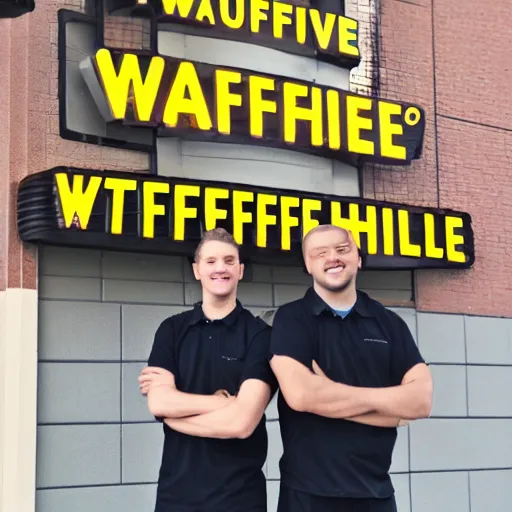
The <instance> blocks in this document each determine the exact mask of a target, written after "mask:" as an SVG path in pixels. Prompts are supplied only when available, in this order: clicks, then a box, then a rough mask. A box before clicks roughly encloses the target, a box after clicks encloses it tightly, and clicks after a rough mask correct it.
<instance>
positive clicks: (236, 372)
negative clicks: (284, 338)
mask: <svg viewBox="0 0 512 512" xmlns="http://www.w3.org/2000/svg"><path fill="white" fill-rule="evenodd" d="M269 344H270V327H269V326H268V325H267V324H266V323H265V322H263V320H261V319H259V318H256V317H254V316H253V315H252V313H251V312H249V311H248V310H246V309H244V308H243V307H242V306H241V304H240V303H239V302H238V301H237V305H236V308H235V309H234V310H233V311H232V312H231V313H230V314H229V315H228V316H227V317H225V318H224V319H222V320H214V321H211V320H208V319H207V318H206V317H205V315H204V313H203V310H202V307H201V304H196V305H195V307H194V309H192V310H190V311H186V312H184V313H181V314H178V315H175V316H172V317H170V318H167V319H166V320H164V321H163V322H162V324H161V325H160V327H159V328H158V330H157V332H156V335H155V341H154V344H153V348H152V351H151V355H150V357H149V361H148V364H149V365H150V366H158V367H161V368H165V369H167V370H169V371H170V372H172V373H173V374H174V377H175V382H176V387H177V388H178V389H179V390H180V391H183V392H185V393H195V394H203V395H211V394H213V393H215V391H217V390H219V389H226V390H227V391H229V393H230V394H232V395H234V394H236V393H237V392H238V390H239V388H240V386H241V384H242V383H243V382H244V381H245V380H247V379H260V380H262V381H264V382H266V383H268V384H269V385H270V386H271V388H272V393H275V391H276V388H277V384H276V380H275V377H274V375H273V373H272V370H271V369H270V366H269V363H268V353H269ZM163 428H164V434H165V440H164V449H163V457H162V464H161V468H160V474H159V480H158V489H157V500H156V512H170V511H172V512H225V511H226V510H229V511H230V512H249V511H255V512H256V511H257V512H262V511H263V512H264V511H266V506H267V504H266V482H265V476H264V474H263V472H262V466H263V465H264V463H265V459H266V456H267V444H268V442H267V431H266V427H265V416H264V417H263V418H262V419H261V421H260V423H259V424H258V426H257V427H256V430H255V431H254V433H253V434H252V435H251V436H250V437H249V438H248V439H213V438H203V437H195V436H189V435H186V434H182V433H180V432H176V431H174V430H172V429H171V428H169V427H168V426H167V425H166V424H165V423H164V427H163Z"/></svg>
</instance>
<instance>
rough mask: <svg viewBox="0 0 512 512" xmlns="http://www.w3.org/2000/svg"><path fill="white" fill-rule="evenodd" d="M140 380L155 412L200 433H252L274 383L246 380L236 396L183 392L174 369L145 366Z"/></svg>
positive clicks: (221, 436)
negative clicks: (172, 370)
mask: <svg viewBox="0 0 512 512" xmlns="http://www.w3.org/2000/svg"><path fill="white" fill-rule="evenodd" d="M139 383H140V385H141V391H142V393H143V394H147V398H148V407H149V410H150V412H151V413H152V414H153V415H154V416H156V417H160V418H163V419H164V422H165V423H166V425H168V426H169V427H170V428H172V429H173V430H176V431H178V432H182V433H184V434H188V435H192V436H199V437H212V438H217V439H232V438H238V439H245V438H247V437H250V436H251V434H252V433H253V432H254V429H255V428H256V427H257V425H258V423H259V422H260V420H261V418H262V416H263V414H264V412H265V408H266V407H267V405H268V402H269V400H270V386H269V385H268V384H266V383H265V382H263V381H261V380H258V379H247V380H245V381H244V382H243V384H242V385H241V387H240V390H239V392H238V394H237V396H236V397H233V396H229V395H228V394H227V393H224V394H221V393H219V394H215V395H196V394H192V393H183V392H181V391H179V390H177V389H176V385H175V383H174V377H173V375H172V373H170V372H168V371H166V370H163V369H161V368H154V367H153V368H146V369H145V370H143V373H142V375H141V377H140V378H139Z"/></svg>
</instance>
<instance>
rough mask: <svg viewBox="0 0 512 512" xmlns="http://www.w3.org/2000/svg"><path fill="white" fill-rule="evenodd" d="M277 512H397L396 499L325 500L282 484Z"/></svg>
mask: <svg viewBox="0 0 512 512" xmlns="http://www.w3.org/2000/svg"><path fill="white" fill-rule="evenodd" d="M277 512H397V509H396V502H395V497H394V496H391V497H390V498H386V499H372V498H368V499H354V498H325V497H323V496H314V495H312V494H306V493H303V492H299V491H295V490H293V489H289V488H288V487H285V486H283V485H282V484H281V488H280V490H279V503H278V506H277Z"/></svg>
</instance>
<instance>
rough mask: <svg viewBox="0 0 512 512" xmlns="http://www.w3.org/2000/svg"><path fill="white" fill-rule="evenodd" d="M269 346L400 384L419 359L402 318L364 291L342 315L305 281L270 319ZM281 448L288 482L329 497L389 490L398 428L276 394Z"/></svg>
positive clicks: (373, 383)
mask: <svg viewBox="0 0 512 512" xmlns="http://www.w3.org/2000/svg"><path fill="white" fill-rule="evenodd" d="M270 351H271V354H275V355H283V356H289V357H292V358H293V359H295V360H297V361H299V362H300V363H302V364H304V365H305V366H307V367H308V368H309V369H312V360H313V359H314V360H315V361H317V363H318V364H319V366H320V368H321V369H322V370H323V371H324V373H325V374H326V375H327V376H328V377H329V378H330V379H332V380H334V381H335V382H340V383H344V384H348V385H351V386H359V387H387V386H396V385H399V384H400V383H401V381H402V378H403V376H404V375H405V373H406V372H407V371H408V370H409V369H410V368H412V367H413V366H414V365H415V364H417V363H422V362H423V359H422V357H421V355H420V353H419V351H418V348H417V346H416V344H415V342H414V339H413V337H412V335H411V333H410V331H409V329H408V327H407V325H406V323H405V322H404V321H403V320H402V319H401V318H400V317H399V316H398V315H397V314H396V313H394V312H392V311H390V310H388V309H386V308H385V307H384V306H382V305H381V304H380V303H379V302H377V301H375V300H373V299H371V298H370V297H369V296H368V295H366V294H365V293H363V292H359V291H358V293H357V301H356V303H355V305H354V307H353V309H352V310H351V311H350V313H349V314H348V315H347V316H346V317H345V318H344V319H342V318H341V317H340V316H338V315H336V314H335V313H334V312H333V311H332V309H331V308H330V307H329V306H328V305H327V304H326V303H325V302H324V301H323V300H322V299H321V298H320V297H319V296H318V294H317V293H316V292H315V291H314V290H313V288H310V289H309V290H308V292H307V293H306V295H305V296H304V297H303V298H302V299H300V300H297V301H294V302H291V303H289V304H286V305H285V306H282V307H281V308H280V309H279V310H278V311H277V313H276V316H275V318H274V322H273V325H272V340H271V348H270ZM278 409H279V420H280V427H281V435H282V440H283V448H284V453H283V456H282V458H281V461H280V468H281V481H282V483H283V484H284V485H285V486H288V487H290V488H292V489H295V490H298V491H302V492H306V493H310V494H314V495H319V496H329V497H343V498H345V497H346V498H386V497H389V496H391V495H392V494H393V486H392V484H391V479H390V477H389V474H388V471H389V467H390V464H391V456H392V452H393V448H394V445H395V442H396V436H397V429H396V428H381V427H372V426H368V425H363V424H360V423H355V422H351V421H347V420H344V419H333V418H325V417H323V416H319V415H315V414H309V413H301V412H297V411H294V410H293V409H291V408H290V407H289V406H288V404H287V403H286V401H285V400H284V398H283V396H282V394H281V393H280V394H279V399H278Z"/></svg>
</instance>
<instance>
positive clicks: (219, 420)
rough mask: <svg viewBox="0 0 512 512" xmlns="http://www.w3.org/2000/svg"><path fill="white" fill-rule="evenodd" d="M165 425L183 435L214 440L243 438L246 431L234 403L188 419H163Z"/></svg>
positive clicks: (246, 433) (247, 433) (246, 434)
mask: <svg viewBox="0 0 512 512" xmlns="http://www.w3.org/2000/svg"><path fill="white" fill-rule="evenodd" d="M164 421H165V423H166V424H167V425H168V426H169V427H170V428H172V429H173V430H177V431H178V432H181V433H183V434H188V435H190V436H197V437H211V438H216V439H233V438H244V437H247V436H248V435H249V434H250V433H249V432H247V431H246V429H245V427H244V424H243V420H242V418H241V415H240V414H239V411H238V408H237V406H236V404H235V403H232V404H230V405H229V406H227V407H224V408H223V409H222V411H220V410H217V411H213V412H208V413H205V414H199V415H197V416H191V417H188V418H165V420H164Z"/></svg>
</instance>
